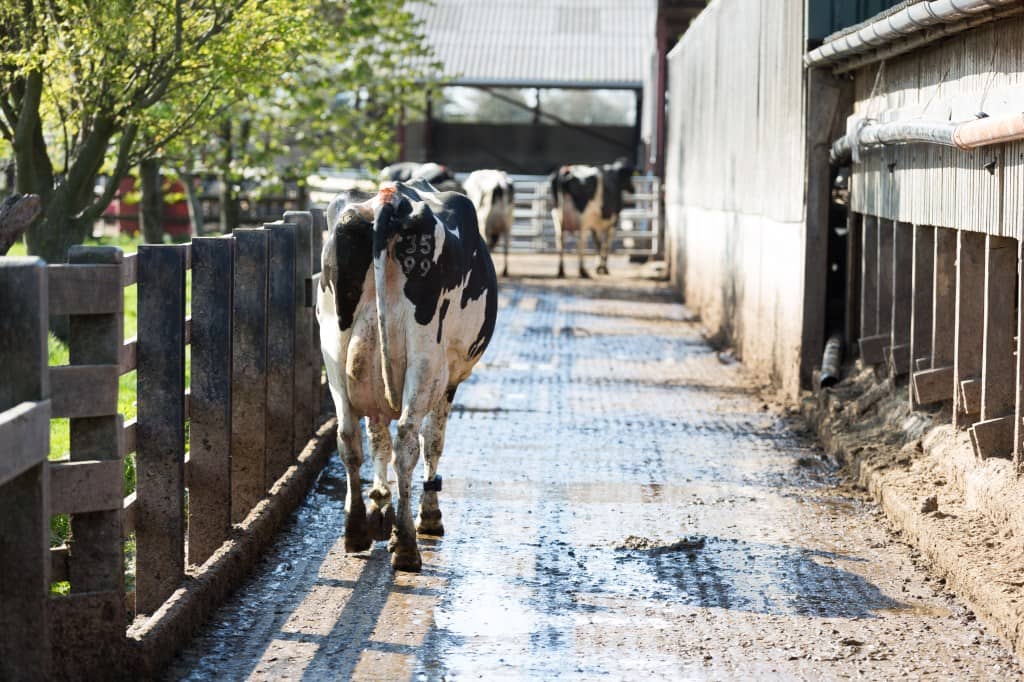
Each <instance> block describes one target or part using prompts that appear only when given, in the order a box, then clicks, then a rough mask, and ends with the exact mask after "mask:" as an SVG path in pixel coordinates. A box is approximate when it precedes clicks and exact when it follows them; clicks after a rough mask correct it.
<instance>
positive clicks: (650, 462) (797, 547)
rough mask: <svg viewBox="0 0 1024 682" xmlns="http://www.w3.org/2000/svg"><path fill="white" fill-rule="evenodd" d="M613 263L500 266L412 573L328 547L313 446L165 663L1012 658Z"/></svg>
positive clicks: (501, 665) (541, 667) (184, 669)
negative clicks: (263, 534)
mask: <svg viewBox="0 0 1024 682" xmlns="http://www.w3.org/2000/svg"><path fill="white" fill-rule="evenodd" d="M612 265H613V275H612V278H611V279H608V278H603V279H601V280H598V281H597V282H596V283H593V282H592V283H587V284H586V285H581V284H580V283H579V282H577V281H576V280H572V279H570V280H568V281H564V282H559V281H557V280H551V279H546V278H543V277H541V275H546V274H547V273H549V272H553V271H554V267H553V266H554V261H552V260H550V259H548V258H543V257H522V258H515V259H514V260H513V261H512V265H511V269H512V272H513V274H520V275H522V274H524V273H528V274H532V275H536V276H535V277H518V278H516V279H513V280H510V281H507V282H505V283H504V286H503V289H502V294H501V312H500V315H499V330H498V333H497V334H496V336H495V339H494V341H493V343H492V346H491V348H490V349H489V350H488V351H487V354H486V355H485V357H484V360H483V362H482V363H481V365H479V366H478V368H477V370H476V372H475V374H474V376H473V377H472V379H471V380H470V381H469V382H467V383H466V384H464V385H463V386H462V387H461V388H460V390H459V393H458V395H457V397H456V408H455V410H454V411H453V414H452V417H451V423H450V425H449V428H448V441H447V445H446V448H445V454H444V456H443V457H442V459H441V467H440V470H441V472H442V474H443V476H444V490H443V492H442V493H441V495H440V499H441V508H442V511H443V513H444V523H445V527H446V533H447V534H446V536H445V537H444V538H441V539H426V538H421V540H420V546H421V549H422V550H423V572H422V573H421V574H419V575H415V574H395V573H393V572H392V570H391V568H390V566H389V563H388V554H387V551H386V549H385V546H384V543H377V544H376V545H375V546H374V548H373V549H372V550H371V551H369V552H365V553H362V554H357V555H346V554H345V553H344V548H343V539H342V533H343V524H344V511H343V508H344V490H345V483H344V477H345V472H344V468H343V467H342V466H341V463H340V462H339V461H338V458H337V457H334V458H332V461H331V464H330V466H329V467H328V468H327V469H326V470H325V471H324V472H323V473H322V475H321V476H320V478H319V480H318V482H317V484H316V488H315V490H314V491H313V493H312V494H311V495H310V497H309V499H308V501H307V502H306V504H305V505H304V506H303V507H302V508H301V509H300V511H298V512H297V514H296V515H295V518H294V521H293V522H292V523H291V524H290V526H289V527H288V529H287V530H286V531H285V532H284V533H283V534H282V536H281V538H280V539H279V541H278V542H277V544H276V545H275V547H274V549H273V550H272V551H271V552H270V553H269V554H268V556H267V557H266V559H265V560H264V561H263V563H262V565H261V567H260V568H259V570H258V571H257V573H256V574H255V575H254V576H253V578H252V579H251V580H250V581H249V582H248V583H246V584H245V585H244V586H242V587H241V588H240V589H239V590H238V592H237V593H236V594H235V595H234V597H233V598H232V599H231V601H230V602H229V603H228V604H227V605H226V606H224V607H223V608H222V609H221V610H220V611H219V612H218V613H217V614H216V616H215V618H214V620H213V621H212V622H211V623H210V624H209V625H208V626H207V627H206V628H205V630H204V631H203V633H202V634H201V635H200V636H199V637H198V638H197V639H196V640H195V641H194V643H193V644H192V645H191V646H190V647H189V648H187V649H186V650H184V651H182V652H181V653H180V654H179V655H178V657H177V658H176V659H175V661H174V663H173V666H172V667H171V669H170V670H169V671H168V673H167V679H174V680H176V679H188V680H224V679H231V680H243V679H252V680H284V679H292V680H296V679H303V680H334V679H338V680H344V679H373V680H410V679H411V680H419V679H427V680H436V679H485V680H494V679H545V680H546V679H553V678H556V677H557V678H560V679H570V680H577V679H578V680H592V679H635V678H637V677H638V676H644V677H648V678H653V679H751V678H754V679H773V678H777V679H815V680H816V679H845V678H866V679H894V678H899V677H906V678H909V679H917V678H928V679H957V680H964V679H978V680H992V679H1015V678H1017V677H1019V676H1020V675H1021V671H1020V669H1019V668H1018V667H1017V664H1016V663H1015V662H1014V660H1013V658H1012V657H1011V656H1009V655H1008V654H1007V653H1006V652H1005V651H1004V650H1003V648H1002V647H1001V646H1000V645H999V643H998V642H997V641H996V640H995V639H994V638H992V637H990V636H989V635H987V634H986V633H985V631H984V629H983V628H982V627H981V626H980V625H979V624H978V623H977V621H975V620H974V618H973V616H972V614H970V612H969V611H967V610H966V609H965V608H964V607H962V606H961V605H959V604H958V603H957V602H956V601H955V600H954V599H953V598H952V597H951V596H950V595H948V594H946V593H945V591H944V589H943V585H942V582H941V580H939V579H935V578H932V577H930V576H929V575H928V574H927V572H926V571H925V570H923V567H922V566H921V565H920V562H921V560H920V557H919V556H918V555H916V553H914V552H913V551H912V550H911V549H910V548H908V547H907V546H905V545H903V544H901V543H899V541H898V540H897V538H896V537H895V536H894V535H893V534H892V532H891V531H890V530H889V529H888V528H887V526H886V524H885V522H884V519H883V518H882V517H881V516H880V514H879V512H878V511H877V510H876V509H875V507H874V506H873V505H872V504H871V503H870V502H869V501H868V500H867V499H866V498H865V497H864V496H863V494H862V493H860V492H858V491H856V490H853V489H851V488H849V487H847V486H844V485H842V483H841V481H839V480H838V478H837V475H836V473H835V471H834V469H833V468H832V467H831V466H830V465H829V464H828V463H826V462H825V461H824V460H823V459H822V455H821V451H820V450H819V448H818V447H816V446H815V444H814V443H813V442H811V441H810V440H809V439H808V437H807V436H805V435H804V434H803V433H802V432H801V430H800V426H799V423H798V422H796V421H794V420H790V419H788V418H786V416H785V415H784V414H780V413H779V412H778V411H776V410H774V409H771V408H769V406H768V405H766V404H765V403H764V402H763V401H762V400H761V399H760V398H759V397H758V394H757V391H756V387H755V386H753V385H752V383H751V381H750V380H749V377H747V376H746V375H745V373H744V370H743V368H742V366H741V365H739V364H737V363H735V362H732V361H730V360H729V357H728V356H722V355H720V354H718V353H716V352H715V351H713V350H712V349H710V348H709V347H708V346H707V345H706V344H705V343H704V342H703V341H702V339H701V336H700V334H699V325H698V324H695V323H693V322H691V321H688V320H689V313H688V311H687V310H686V309H685V308H684V307H683V306H682V305H679V304H677V303H674V302H672V299H671V296H670V293H669V291H668V290H667V289H666V288H664V286H663V285H661V284H659V283H657V282H653V281H651V280H649V279H646V278H645V277H644V276H643V274H642V273H647V272H650V270H649V269H644V268H639V267H638V266H633V265H629V264H627V263H626V262H625V261H624V259H616V260H615V261H613V263H612ZM371 476H372V474H371V471H370V468H369V463H367V465H366V471H365V472H364V478H365V479H367V480H369V479H370V478H371ZM417 480H418V479H417Z"/></svg>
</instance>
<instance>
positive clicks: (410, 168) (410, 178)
mask: <svg viewBox="0 0 1024 682" xmlns="http://www.w3.org/2000/svg"><path fill="white" fill-rule="evenodd" d="M378 179H379V180H380V181H381V182H414V181H416V180H426V181H427V182H429V183H430V184H431V185H433V186H434V187H435V188H436V189H439V190H441V191H442V192H461V193H463V194H465V192H464V191H463V189H462V185H460V184H459V181H458V180H456V179H455V173H453V172H452V169H451V168H449V167H448V166H445V165H442V164H440V163H434V162H432V161H428V162H427V163H416V162H413V161H400V162H398V163H393V164H391V165H390V166H385V167H384V168H382V169H381V170H380V174H379V177H378Z"/></svg>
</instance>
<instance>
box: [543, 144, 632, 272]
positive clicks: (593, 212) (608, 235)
mask: <svg viewBox="0 0 1024 682" xmlns="http://www.w3.org/2000/svg"><path fill="white" fill-rule="evenodd" d="M632 175H633V167H632V165H631V164H630V163H629V162H628V161H627V160H625V159H618V160H617V161H615V163H607V164H604V165H601V166H582V165H572V166H562V167H561V168H560V169H558V171H557V172H556V173H555V174H554V175H552V176H551V198H552V202H553V208H552V209H551V217H552V218H553V219H554V221H555V240H556V242H557V244H558V276H559V277H565V267H564V265H563V263H562V259H563V257H564V255H565V233H566V232H574V233H576V243H577V248H578V250H579V257H580V277H590V275H589V274H588V273H587V270H586V268H584V267H583V251H584V249H585V247H586V241H587V234H588V233H591V234H593V235H594V239H595V241H597V245H598V252H599V263H598V266H597V273H598V274H599V275H607V274H608V252H609V251H610V250H611V246H612V239H613V238H614V237H615V224H616V223H617V222H618V220H619V212H620V211H621V210H622V193H623V192H624V191H625V192H632V191H633V181H632Z"/></svg>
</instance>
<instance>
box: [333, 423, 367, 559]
mask: <svg viewBox="0 0 1024 682" xmlns="http://www.w3.org/2000/svg"><path fill="white" fill-rule="evenodd" d="M338 453H339V454H340V455H341V461H342V463H344V465H345V478H346V479H347V480H348V489H347V492H346V495H345V551H346V552H363V551H365V550H367V549H370V545H371V544H372V543H373V541H372V540H371V539H370V533H369V529H368V528H367V526H366V507H365V505H364V504H363V491H362V485H361V483H360V479H359V467H361V466H362V465H363V440H362V437H361V435H360V433H359V423H358V422H356V421H355V420H353V419H351V418H349V419H345V420H343V423H342V424H340V425H339V426H338Z"/></svg>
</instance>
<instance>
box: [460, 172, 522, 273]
mask: <svg viewBox="0 0 1024 682" xmlns="http://www.w3.org/2000/svg"><path fill="white" fill-rule="evenodd" d="M463 186H464V187H465V188H466V196H468V197H469V199H470V201H472V202H473V205H474V206H476V219H477V222H478V223H479V224H480V232H481V233H482V234H483V235H484V238H485V239H486V240H487V247H488V248H489V249H490V250H491V251H492V252H493V251H494V247H495V246H497V245H498V239H500V238H501V237H502V236H504V237H505V239H504V245H505V265H504V267H503V268H502V271H501V276H502V277H508V247H509V242H510V241H511V239H512V223H513V222H515V210H516V202H515V186H514V185H513V184H512V178H510V177H509V175H508V173H506V172H505V171H500V170H477V171H473V172H472V173H470V174H469V177H468V178H466V182H465V183H463Z"/></svg>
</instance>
